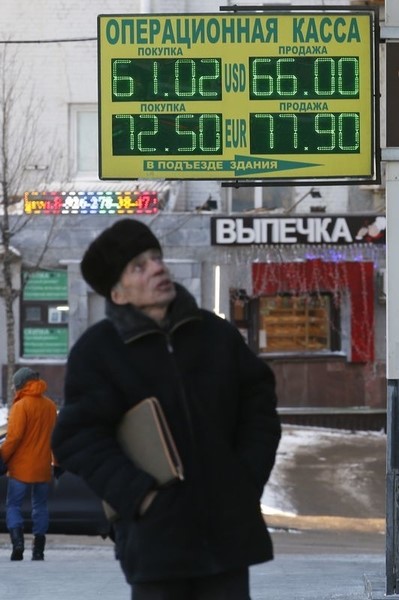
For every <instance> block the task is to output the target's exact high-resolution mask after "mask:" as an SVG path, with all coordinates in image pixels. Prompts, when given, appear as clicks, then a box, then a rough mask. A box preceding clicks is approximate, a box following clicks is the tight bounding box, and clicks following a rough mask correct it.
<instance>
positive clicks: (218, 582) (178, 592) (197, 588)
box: [132, 569, 251, 600]
mask: <svg viewBox="0 0 399 600" xmlns="http://www.w3.org/2000/svg"><path fill="white" fill-rule="evenodd" d="M132 600H251V598H250V596H249V572H248V569H240V570H237V571H229V572H228V573H221V574H219V575H210V576H208V577H197V578H193V579H178V580H173V581H159V582H155V583H135V584H134V585H133V587H132Z"/></svg>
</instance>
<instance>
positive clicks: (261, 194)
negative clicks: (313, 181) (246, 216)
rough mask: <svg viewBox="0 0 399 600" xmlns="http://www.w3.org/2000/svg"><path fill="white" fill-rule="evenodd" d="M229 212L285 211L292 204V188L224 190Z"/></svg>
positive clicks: (247, 187)
mask: <svg viewBox="0 0 399 600" xmlns="http://www.w3.org/2000/svg"><path fill="white" fill-rule="evenodd" d="M226 193H227V195H228V196H227V197H228V205H229V212H231V213H237V212H246V211H253V210H254V209H258V210H262V209H264V210H273V209H284V210H285V209H287V208H289V207H290V206H291V204H292V188H291V187H279V186H270V185H269V186H264V187H260V186H258V187H256V186H255V187H254V186H252V187H250V186H241V187H237V188H229V187H228V188H226Z"/></svg>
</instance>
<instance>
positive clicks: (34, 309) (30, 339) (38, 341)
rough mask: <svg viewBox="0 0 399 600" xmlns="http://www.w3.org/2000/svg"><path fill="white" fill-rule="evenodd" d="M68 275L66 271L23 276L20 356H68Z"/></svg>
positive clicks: (41, 272) (36, 272) (42, 272)
mask: <svg viewBox="0 0 399 600" xmlns="http://www.w3.org/2000/svg"><path fill="white" fill-rule="evenodd" d="M67 301H68V276H67V272H66V271H55V270H54V271H35V272H32V273H27V272H25V273H24V274H23V284H22V300H21V355H22V356H23V357H24V358H60V357H62V358H63V357H65V356H66V355H67V353H68V308H69V307H68V302H67Z"/></svg>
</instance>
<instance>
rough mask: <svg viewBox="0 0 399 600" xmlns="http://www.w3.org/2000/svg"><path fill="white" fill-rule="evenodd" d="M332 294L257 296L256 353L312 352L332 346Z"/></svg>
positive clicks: (328, 348)
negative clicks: (257, 331)
mask: <svg viewBox="0 0 399 600" xmlns="http://www.w3.org/2000/svg"><path fill="white" fill-rule="evenodd" d="M330 322H331V297H330V295H329V294H321V295H310V294H308V295H303V296H291V295H279V296H269V297H261V298H259V352H314V351H320V350H330V348H331V332H330Z"/></svg>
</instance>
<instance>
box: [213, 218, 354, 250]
mask: <svg viewBox="0 0 399 600" xmlns="http://www.w3.org/2000/svg"><path fill="white" fill-rule="evenodd" d="M215 233H216V235H215V243H216V244H246V245H249V244H306V243H308V244H328V243H333V244H338V243H346V244H348V243H352V242H353V241H354V240H353V237H352V234H351V232H350V229H349V226H348V223H347V221H346V219H345V217H337V218H331V217H296V218H295V217H287V218H272V217H267V218H262V217H259V218H253V219H248V218H227V217H226V218H220V219H217V220H216V230H215Z"/></svg>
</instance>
